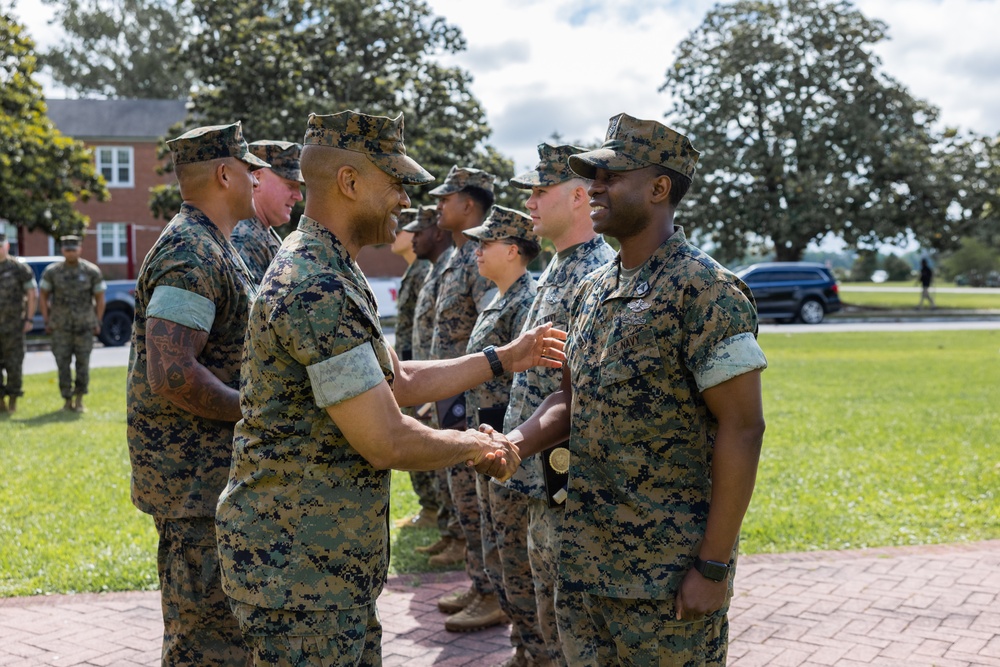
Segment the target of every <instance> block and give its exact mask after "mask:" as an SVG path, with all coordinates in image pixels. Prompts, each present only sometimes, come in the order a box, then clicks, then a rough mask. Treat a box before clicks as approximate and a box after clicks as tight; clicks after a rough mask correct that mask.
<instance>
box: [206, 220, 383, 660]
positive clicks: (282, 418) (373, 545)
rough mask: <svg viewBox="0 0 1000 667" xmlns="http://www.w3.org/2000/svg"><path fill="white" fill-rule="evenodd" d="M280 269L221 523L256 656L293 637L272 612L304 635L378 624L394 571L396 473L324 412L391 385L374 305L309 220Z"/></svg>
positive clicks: (231, 585)
mask: <svg viewBox="0 0 1000 667" xmlns="http://www.w3.org/2000/svg"><path fill="white" fill-rule="evenodd" d="M275 266H276V270H275V271H272V272H271V273H270V276H269V278H268V280H267V281H266V282H265V284H264V285H262V286H261V294H260V296H259V298H258V299H257V301H256V302H255V303H254V305H253V308H252V309H251V313H250V325H249V327H250V329H249V333H248V336H247V347H246V353H245V356H244V381H243V386H242V392H241V405H242V410H243V421H242V422H240V423H239V424H238V426H237V430H236V439H235V442H234V452H233V467H232V473H231V474H230V481H229V485H228V487H227V488H226V490H225V492H224V493H223V495H222V498H221V500H220V501H219V509H218V534H219V549H220V552H221V554H222V573H223V586H224V588H225V591H226V594H227V595H229V597H231V598H233V599H234V600H236V601H237V602H239V603H242V605H247V606H249V607H253V608H256V609H244V611H242V612H240V613H241V614H242V615H243V617H244V619H245V624H244V626H243V627H244V633H245V634H247V635H248V641H250V643H251V645H252V646H255V647H256V646H257V645H258V643H259V642H258V640H257V639H255V638H254V637H251V635H254V634H255V633H256V634H258V635H266V634H281V633H276V632H271V631H269V624H270V623H272V622H273V621H274V620H275V619H276V618H277V617H276V616H275V615H273V614H268V613H267V611H266V610H282V611H283V612H285V613H286V614H287V615H289V617H290V618H292V619H294V621H293V620H287V622H289V623H292V624H293V627H298V625H299V624H301V625H302V627H303V628H311V627H313V626H312V624H313V623H318V624H320V626H322V625H323V624H329V623H332V624H333V626H336V625H337V623H336V616H337V614H338V612H341V611H351V612H352V613H359V611H360V610H362V609H363V610H366V611H365V614H367V615H368V616H373V617H374V616H375V615H376V611H375V600H376V598H378V595H379V593H380V592H381V590H382V586H383V584H384V582H385V577H386V572H387V567H388V529H387V524H386V521H387V516H388V499H389V471H388V470H376V469H375V468H373V467H372V466H371V464H370V463H368V461H366V460H365V458H364V457H363V456H361V454H359V453H358V452H357V451H356V450H355V449H354V448H353V447H351V445H350V444H349V443H348V442H347V440H346V438H345V437H344V435H343V434H342V433H341V432H340V430H339V429H338V428H337V426H336V424H334V422H333V421H332V420H331V419H330V417H329V415H328V414H327V412H326V407H327V406H329V405H333V404H335V403H339V402H341V401H344V400H346V399H348V398H353V397H354V396H357V395H360V394H362V393H364V392H365V391H368V390H369V389H372V388H373V387H375V386H377V385H378V384H380V383H381V382H383V381H389V382H390V383H391V381H392V379H393V370H392V361H391V356H390V353H389V349H388V344H387V343H386V341H385V338H384V337H383V335H382V330H381V328H380V325H379V318H378V306H377V305H376V303H375V298H374V295H373V294H372V293H371V290H370V288H369V286H368V283H367V281H366V280H365V278H364V275H363V274H362V273H361V270H360V268H358V266H357V264H355V263H354V261H353V260H352V259H351V258H350V256H349V255H348V253H347V250H346V249H345V248H344V246H343V245H341V244H340V242H339V241H338V240H337V238H336V237H335V236H334V235H333V234H332V233H330V232H329V231H328V230H327V229H325V228H324V227H322V226H321V225H319V224H318V223H317V222H315V221H314V220H312V219H311V218H308V217H306V216H303V217H302V218H301V219H300V222H299V227H298V229H297V230H296V231H295V232H293V233H292V234H291V235H289V239H288V243H286V244H285V246H284V247H283V249H282V250H281V251H279V253H278V255H277V256H276V257H275ZM278 269H280V270H278ZM299 612H311V613H309V614H301V613H299ZM366 623H367V621H366ZM289 634H311V633H308V632H304V633H299V632H294V631H293V632H290V633H289ZM254 650H257V648H255V649H254Z"/></svg>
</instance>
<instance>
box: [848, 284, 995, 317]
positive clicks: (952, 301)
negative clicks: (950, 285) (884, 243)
mask: <svg viewBox="0 0 1000 667" xmlns="http://www.w3.org/2000/svg"><path fill="white" fill-rule="evenodd" d="M904 287H912V285H904ZM931 296H933V297H934V305H935V306H937V308H938V310H942V311H945V312H946V311H948V310H1000V294H990V293H985V292H980V291H978V290H975V289H968V290H966V291H963V292H960V293H952V292H941V291H938V290H935V289H934V288H933V287H932V288H931ZM840 300H841V301H842V302H843V303H844V304H846V305H850V306H862V307H865V308H890V309H894V310H895V309H915V308H916V307H917V304H918V303H919V302H920V293H919V292H891V291H878V292H856V291H853V290H851V289H850V288H849V287H844V286H841V290H840ZM925 308H926V304H925ZM927 312H929V309H928V311H927Z"/></svg>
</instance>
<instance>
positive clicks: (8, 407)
mask: <svg viewBox="0 0 1000 667" xmlns="http://www.w3.org/2000/svg"><path fill="white" fill-rule="evenodd" d="M37 289H38V284H37V283H36V282H35V274H34V273H32V271H31V267H29V266H28V265H27V264H22V263H21V262H19V261H17V259H16V258H14V257H11V256H10V241H8V240H7V235H6V234H4V233H3V232H0V313H3V319H2V320H0V413H3V412H15V411H16V410H17V399H18V397H20V396H22V395H23V394H24V392H23V391H22V390H21V369H22V367H23V365H24V334H26V333H28V332H29V331H31V324H32V322H31V321H32V319H33V318H34V317H35V300H36V297H37V292H36V290H37Z"/></svg>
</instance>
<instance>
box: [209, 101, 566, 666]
mask: <svg viewBox="0 0 1000 667" xmlns="http://www.w3.org/2000/svg"><path fill="white" fill-rule="evenodd" d="M303 144H304V148H303V151H302V173H303V176H304V177H305V181H306V189H307V195H308V196H307V198H306V209H305V214H304V215H303V216H302V218H301V219H300V221H299V225H298V229H297V230H296V231H294V232H292V233H291V234H290V235H289V236H288V238H286V239H285V241H284V243H282V246H281V249H279V250H278V254H277V255H276V256H275V258H274V261H273V262H272V263H271V267H270V268H269V269H268V271H267V273H266V274H265V275H264V282H263V283H262V285H261V289H260V293H259V295H258V297H257V299H256V300H255V301H254V303H253V305H252V307H251V310H250V322H249V326H248V331H247V340H246V347H245V351H244V356H243V377H242V381H241V385H240V399H241V405H242V408H243V420H242V421H240V422H239V423H238V424H237V427H236V437H235V440H234V447H233V465H232V468H231V471H230V476H229V483H228V485H227V487H226V489H225V491H224V492H223V494H222V496H221V498H220V500H219V506H218V511H217V518H216V521H217V530H218V536H219V552H220V556H221V560H222V572H223V585H224V587H225V591H226V594H227V595H229V596H230V598H232V600H233V609H234V611H235V613H236V615H237V616H238V618H239V620H240V626H241V628H242V629H243V633H244V635H245V636H246V638H247V641H248V643H249V644H250V646H251V651H252V653H253V658H254V663H255V664H257V665H279V666H281V665H293V664H294V665H300V666H301V665H380V664H381V647H380V644H381V625H380V623H379V618H378V612H377V610H376V607H375V601H376V599H377V598H378V595H379V593H380V591H381V590H382V587H383V585H384V583H385V578H386V573H387V568H388V561H389V552H388V539H389V530H388V503H389V479H390V475H389V469H390V468H396V469H403V470H432V469H436V468H440V467H443V466H448V465H455V464H459V463H462V465H465V464H466V462H469V463H472V464H474V465H475V466H476V469H477V470H479V471H481V472H484V473H487V474H492V475H496V476H498V477H500V478H506V477H508V476H509V475H510V473H511V472H512V471H513V467H515V466H516V465H517V463H518V461H519V459H518V457H517V454H516V452H515V451H514V450H513V449H511V448H509V446H508V444H507V443H506V441H505V440H504V439H503V438H502V436H499V434H495V433H494V434H484V433H480V432H477V431H457V430H448V431H441V430H433V429H430V428H427V427H426V426H423V425H422V424H421V423H420V422H419V421H417V420H415V419H412V418H410V417H406V416H404V415H403V414H402V413H401V412H400V411H399V407H398V406H399V405H415V404H418V403H421V402H425V401H428V400H436V399H439V398H443V397H445V396H449V395H453V394H455V393H456V392H458V391H462V390H464V389H466V388H468V387H472V386H475V385H477V384H479V383H481V382H484V381H486V380H487V379H489V378H490V377H493V376H494V374H495V372H494V370H493V363H491V362H492V361H493V360H492V359H490V358H488V357H487V355H486V354H483V353H476V354H470V355H467V356H463V357H462V358H461V359H456V360H450V361H447V362H438V363H433V364H432V363H427V362H414V361H409V362H402V363H401V362H399V360H398V358H397V357H396V355H395V354H394V352H393V351H392V348H390V347H389V345H388V343H387V342H386V339H385V337H384V336H383V335H382V330H381V327H380V325H379V318H378V308H377V305H376V303H375V298H374V295H373V294H372V291H371V288H370V287H369V286H368V282H367V280H366V279H365V277H364V275H363V274H362V273H361V270H360V268H359V267H358V265H357V263H356V261H355V258H356V256H357V254H358V252H360V251H361V249H362V248H363V247H364V246H366V245H372V244H378V243H389V242H391V241H392V239H393V236H394V234H395V229H396V219H397V216H398V215H399V212H400V211H401V210H402V209H403V208H404V207H406V206H407V205H408V204H409V203H410V200H409V197H408V196H407V195H406V191H405V190H404V188H403V186H404V184H407V183H425V182H427V181H429V180H431V176H430V174H428V173H427V172H426V171H424V169H422V168H421V167H420V166H419V165H418V164H417V163H416V162H414V161H413V160H412V159H410V158H409V157H407V156H406V150H405V147H404V144H403V117H402V116H399V117H397V118H395V119H390V118H385V117H380V116H369V115H365V114H360V113H357V112H353V111H345V112H341V113H338V114H333V115H328V116H317V115H311V116H310V117H309V123H308V127H307V130H306V136H305V139H304V141H303ZM545 334H546V329H545V328H539V329H536V330H535V331H534V332H532V333H530V334H528V335H526V336H522V337H520V338H519V339H518V340H517V341H516V342H514V343H512V344H510V345H507V346H504V347H503V348H500V349H499V350H497V351H496V359H495V361H496V362H497V363H499V364H500V365H501V366H502V368H501V369H500V371H501V372H503V370H504V368H506V369H511V370H514V369H522V368H526V367H527V366H528V365H529V364H530V363H546V364H548V365H550V366H554V365H557V364H556V359H558V358H560V357H561V356H562V354H561V349H560V347H561V346H560V345H558V341H557V340H556V338H553V337H552V336H551V335H545ZM547 350H555V352H552V353H550V355H549V358H544V357H543V352H545V351H547Z"/></svg>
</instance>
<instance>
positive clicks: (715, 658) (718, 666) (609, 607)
mask: <svg viewBox="0 0 1000 667" xmlns="http://www.w3.org/2000/svg"><path fill="white" fill-rule="evenodd" d="M581 599H582V600H583V606H584V609H585V611H586V612H587V616H588V619H589V623H587V625H586V626H584V628H583V629H582V631H583V632H589V633H591V634H592V635H593V636H594V639H595V643H596V645H597V656H596V658H595V660H594V661H593V662H592V663H589V662H588V663H577V662H575V661H574V660H573V658H572V657H570V664H572V665H577V664H595V665H660V666H662V667H725V665H726V653H727V649H728V644H729V617H728V616H727V615H726V614H714V615H712V616H709V617H707V618H705V619H702V620H700V621H692V622H687V621H677V620H675V619H674V616H673V614H674V601H673V600H633V599H625V598H609V597H604V596H601V595H592V594H589V593H582V594H581ZM560 629H561V626H560Z"/></svg>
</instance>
